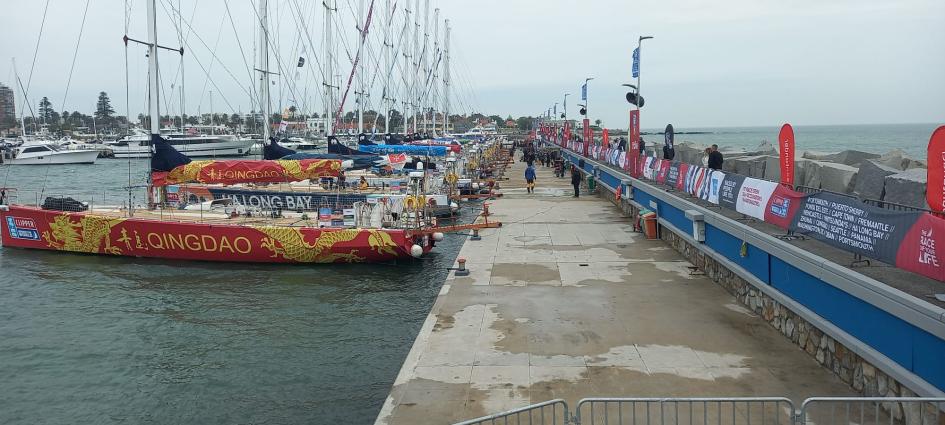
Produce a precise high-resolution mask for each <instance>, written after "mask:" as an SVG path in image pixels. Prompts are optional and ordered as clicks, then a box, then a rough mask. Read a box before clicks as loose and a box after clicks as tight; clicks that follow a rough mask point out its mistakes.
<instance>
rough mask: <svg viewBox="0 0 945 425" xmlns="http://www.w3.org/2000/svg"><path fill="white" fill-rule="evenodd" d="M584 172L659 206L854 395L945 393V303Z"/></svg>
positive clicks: (667, 196) (624, 200)
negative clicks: (700, 234)
mask: <svg viewBox="0 0 945 425" xmlns="http://www.w3.org/2000/svg"><path fill="white" fill-rule="evenodd" d="M562 152H563V153H564V155H565V156H566V157H568V158H569V159H570V160H571V162H573V163H577V162H578V160H579V159H581V158H580V157H579V156H577V155H576V154H574V153H573V152H570V151H567V150H563V151H562ZM681 159H683V160H686V159H685V158H681ZM583 171H584V172H585V173H586V174H591V175H595V176H596V179H597V181H598V182H599V187H600V192H599V193H600V194H601V196H603V197H605V198H608V199H610V200H611V202H614V203H616V204H618V206H620V207H621V208H622V209H623V210H624V211H625V212H628V213H630V212H632V211H633V210H635V209H639V208H643V207H645V208H648V209H651V210H653V211H656V213H657V215H658V217H659V218H658V220H659V223H660V225H661V227H662V230H663V231H662V238H663V239H664V240H665V241H666V242H667V243H668V244H669V245H671V246H672V247H673V248H675V249H676V250H677V251H679V252H680V253H682V254H683V256H685V257H686V258H687V259H688V260H689V261H690V262H692V263H693V264H694V265H695V266H697V267H699V268H700V269H701V270H702V271H704V272H705V273H706V274H707V275H708V276H709V277H711V278H712V280H714V281H715V282H717V283H718V284H719V285H720V286H722V287H723V288H725V289H726V290H728V291H729V292H730V293H732V294H733V295H734V296H735V298H736V299H737V300H738V302H739V303H741V304H743V305H744V306H745V307H747V308H749V309H751V310H752V311H754V312H756V313H757V314H759V315H760V316H762V317H763V318H764V319H765V320H766V321H768V323H769V324H771V326H773V327H774V328H775V329H777V330H778V331H780V332H781V333H782V334H783V335H784V336H785V337H786V338H788V339H790V340H791V341H792V342H793V343H795V344H797V345H798V346H799V347H800V348H802V349H803V350H804V351H805V352H807V353H808V354H809V355H810V356H811V357H813V358H814V359H815V360H816V361H817V362H818V363H820V364H821V365H823V366H824V367H826V368H827V369H829V370H831V371H833V372H834V373H835V374H836V375H837V376H838V377H839V378H840V379H841V380H843V381H844V382H846V383H848V384H849V385H850V386H851V387H853V388H854V389H856V390H857V391H861V392H862V393H863V394H865V395H871V396H910V395H913V394H915V395H920V396H937V397H941V396H943V395H945V362H943V361H942V359H943V358H945V309H942V308H940V307H937V306H935V305H932V304H930V303H927V302H925V301H922V300H920V299H917V298H915V297H912V296H910V295H908V294H905V293H903V292H902V291H899V290H897V289H895V288H892V287H890V286H888V285H886V284H884V283H882V282H879V281H877V280H875V279H872V278H870V277H867V276H864V275H862V274H860V273H857V272H856V271H854V270H851V269H848V268H845V267H843V266H840V265H838V264H836V263H833V262H830V261H829V260H826V259H824V258H822V257H819V256H816V255H814V254H811V253H809V252H807V251H805V250H803V249H801V248H799V247H796V246H793V245H791V244H787V243H784V242H782V241H780V240H778V239H776V238H775V237H773V236H771V235H769V234H767V233H765V232H763V231H760V230H758V229H754V228H752V227H750V226H748V225H746V224H744V223H741V222H738V221H736V220H734V219H731V218H728V217H726V216H724V215H723V214H721V213H720V212H717V211H714V210H711V209H708V208H705V207H702V206H699V205H697V204H695V203H693V202H690V201H688V200H686V199H683V198H680V197H678V196H676V195H675V194H673V193H670V192H667V191H666V190H664V189H662V188H659V187H656V186H654V185H651V184H649V183H647V182H644V181H641V180H637V179H633V178H631V177H630V176H628V175H626V174H623V173H621V172H619V171H617V170H614V169H612V168H609V167H608V166H606V165H604V164H602V163H599V162H597V161H594V160H590V159H587V158H584V167H583ZM618 190H619V191H620V192H621V198H620V200H619V201H618V200H617V197H616V196H615V193H616V191H618ZM698 228H701V229H703V231H704V240H703V241H700V240H698V239H697V238H696V237H694V236H696V233H694V229H698ZM890 410H891V411H892V412H893V413H897V409H896V408H895V407H891V408H890Z"/></svg>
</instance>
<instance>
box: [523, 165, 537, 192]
mask: <svg viewBox="0 0 945 425" xmlns="http://www.w3.org/2000/svg"><path fill="white" fill-rule="evenodd" d="M525 188H526V189H527V190H528V193H535V167H533V166H532V165H531V164H528V167H527V168H525Z"/></svg>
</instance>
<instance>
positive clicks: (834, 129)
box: [643, 123, 945, 160]
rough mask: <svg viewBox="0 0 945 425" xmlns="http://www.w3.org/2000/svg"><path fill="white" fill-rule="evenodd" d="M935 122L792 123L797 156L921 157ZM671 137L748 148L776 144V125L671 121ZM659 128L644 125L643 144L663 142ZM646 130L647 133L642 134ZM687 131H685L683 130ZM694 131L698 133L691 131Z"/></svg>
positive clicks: (682, 140) (777, 129)
mask: <svg viewBox="0 0 945 425" xmlns="http://www.w3.org/2000/svg"><path fill="white" fill-rule="evenodd" d="M940 125H945V123H938V124H876V125H816V126H803V125H800V126H793V127H794V139H795V143H796V149H797V152H798V156H800V153H801V152H802V151H805V150H808V151H814V152H828V153H829V152H839V151H842V150H846V149H855V150H860V151H866V152H873V153H878V154H883V153H886V152H889V151H891V150H894V149H901V150H903V151H904V152H906V153H907V154H908V156H910V157H912V158H915V159H922V160H924V159H925V157H926V147H927V146H928V144H929V138H930V137H931V136H932V132H933V131H934V130H935V129H936V128H937V127H938V126H940ZM673 126H674V127H675V130H676V132H677V133H682V134H676V136H675V141H676V142H677V143H680V142H693V143H697V144H702V145H711V144H713V143H714V144H718V145H719V146H724V147H736V148H744V149H752V148H755V147H757V146H758V145H760V144H761V143H762V142H765V141H767V142H769V143H770V144H772V145H777V141H778V132H779V131H780V129H781V128H780V127H716V128H695V127H694V128H688V127H682V126H677V125H675V124H674V125H673ZM662 131H663V129H662V128H659V129H656V128H653V129H650V128H645V129H644V130H643V132H644V135H643V138H644V140H645V141H646V142H647V145H648V146H649V145H651V144H652V143H659V144H662V143H663V135H662V134H657V133H662ZM646 133H650V134H646ZM687 133H688V134H687ZM691 133H698V134H691Z"/></svg>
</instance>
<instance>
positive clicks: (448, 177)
mask: <svg viewBox="0 0 945 425" xmlns="http://www.w3.org/2000/svg"><path fill="white" fill-rule="evenodd" d="M446 181H448V182H449V183H450V184H456V182H457V181H459V177H458V176H457V175H456V174H455V173H449V174H447V175H446Z"/></svg>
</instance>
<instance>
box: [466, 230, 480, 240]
mask: <svg viewBox="0 0 945 425" xmlns="http://www.w3.org/2000/svg"><path fill="white" fill-rule="evenodd" d="M469 240H471V241H481V240H482V236H479V229H473V234H472V237H471V238H469Z"/></svg>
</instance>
